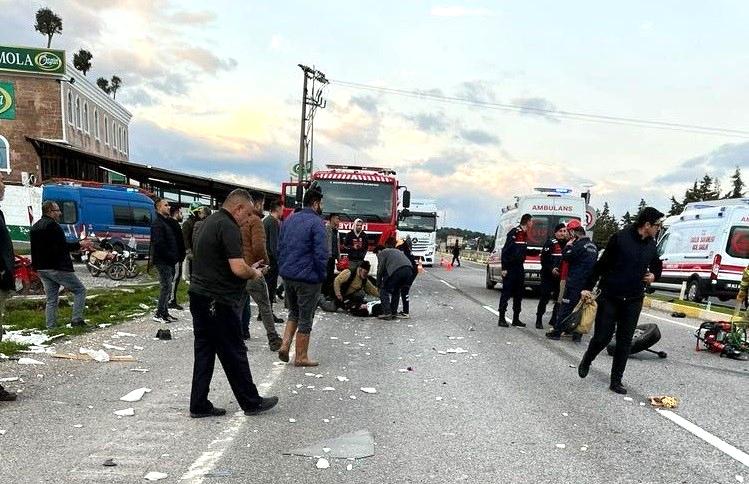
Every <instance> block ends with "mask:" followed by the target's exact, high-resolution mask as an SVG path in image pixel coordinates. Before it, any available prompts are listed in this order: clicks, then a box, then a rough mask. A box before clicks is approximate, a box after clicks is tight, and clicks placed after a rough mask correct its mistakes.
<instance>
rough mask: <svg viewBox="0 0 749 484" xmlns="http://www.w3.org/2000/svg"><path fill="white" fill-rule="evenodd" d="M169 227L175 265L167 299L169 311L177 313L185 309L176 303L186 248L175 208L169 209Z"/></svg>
mask: <svg viewBox="0 0 749 484" xmlns="http://www.w3.org/2000/svg"><path fill="white" fill-rule="evenodd" d="M167 222H169V226H170V227H171V228H172V230H173V231H174V238H175V240H176V242H177V263H176V264H174V279H172V290H171V293H170V297H169V304H168V308H169V309H176V310H177V311H184V310H185V308H183V307H182V306H180V304H179V303H178V302H177V291H178V290H179V280H180V279H181V278H182V263H183V262H184V260H185V255H186V254H187V252H186V250H185V249H186V247H185V239H184V237H183V235H182V227H181V226H180V223H181V222H182V210H181V209H180V208H179V207H177V206H174V207H169V218H168V219H167Z"/></svg>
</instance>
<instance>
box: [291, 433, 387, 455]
mask: <svg viewBox="0 0 749 484" xmlns="http://www.w3.org/2000/svg"><path fill="white" fill-rule="evenodd" d="M324 449H328V452H325V450H324ZM374 451H375V449H374V437H373V436H372V433H371V432H370V431H369V430H366V429H364V430H357V431H356V432H350V433H347V434H343V435H341V436H338V437H335V438H332V439H327V440H323V441H321V442H317V443H314V444H312V445H310V446H308V447H303V448H299V449H293V450H290V451H288V452H283V455H298V456H303V457H319V456H321V455H325V456H326V457H330V458H334V459H364V458H366V457H372V456H374Z"/></svg>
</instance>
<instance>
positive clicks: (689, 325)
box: [642, 313, 700, 329]
mask: <svg viewBox="0 0 749 484" xmlns="http://www.w3.org/2000/svg"><path fill="white" fill-rule="evenodd" d="M642 314H643V315H645V316H647V317H649V318H653V319H658V320H660V321H664V322H666V323H671V324H676V325H678V326H684V327H685V328H689V329H700V328H698V327H697V326H692V325H691V324H686V323H680V322H678V321H671V320H670V319H666V318H662V317H660V316H656V315H655V314H650V313H642Z"/></svg>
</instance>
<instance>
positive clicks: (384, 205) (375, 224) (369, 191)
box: [281, 164, 411, 269]
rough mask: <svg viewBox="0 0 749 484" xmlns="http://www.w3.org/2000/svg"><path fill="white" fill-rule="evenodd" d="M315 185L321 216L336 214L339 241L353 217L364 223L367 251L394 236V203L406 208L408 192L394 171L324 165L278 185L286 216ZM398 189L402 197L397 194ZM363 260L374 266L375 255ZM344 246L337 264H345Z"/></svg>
mask: <svg viewBox="0 0 749 484" xmlns="http://www.w3.org/2000/svg"><path fill="white" fill-rule="evenodd" d="M312 187H317V188H318V189H320V191H321V192H322V194H323V203H322V208H323V216H327V215H329V214H331V213H335V214H338V215H339V218H340V222H339V225H338V236H339V244H340V243H341V240H343V237H345V235H346V234H347V233H349V232H350V231H351V230H352V229H353V226H354V220H356V219H357V218H359V219H361V220H362V221H363V222H364V231H365V232H366V233H367V242H368V245H369V251H370V252H371V251H372V250H374V248H375V247H377V246H378V245H384V244H385V241H386V240H388V239H390V238H393V237H395V236H396V230H397V223H398V216H399V213H398V206H399V203H400V205H401V206H402V207H403V208H405V209H408V208H409V207H410V204H411V194H410V192H409V191H408V189H407V188H406V187H405V186H404V185H401V184H400V182H399V181H398V178H397V177H396V173H395V170H392V169H390V168H381V167H373V166H354V165H335V164H331V165H326V167H325V169H322V170H317V171H314V172H313V173H312V174H311V175H310V178H309V180H306V181H301V182H299V181H296V182H295V181H289V182H285V183H282V184H281V203H282V204H283V207H284V212H283V217H284V219H286V217H288V216H289V215H290V214H291V213H292V212H293V211H294V210H295V209H296V208H297V207H301V202H302V197H303V196H304V192H305V191H306V190H307V189H309V188H312ZM400 190H403V196H402V198H401V197H400ZM367 260H370V262H372V263H373V265H372V267H373V269H374V268H375V267H376V265H377V264H376V262H377V258H376V257H373V254H371V253H370V254H369V255H368V257H367ZM347 261H348V257H347V254H346V249H345V247H341V260H339V267H346V266H347Z"/></svg>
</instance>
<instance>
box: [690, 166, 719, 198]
mask: <svg viewBox="0 0 749 484" xmlns="http://www.w3.org/2000/svg"><path fill="white" fill-rule="evenodd" d="M716 185H717V186H716ZM716 188H717V190H716ZM718 190H720V185H719V182H718V180H714V179H713V178H712V177H711V176H710V175H708V174H707V173H705V176H704V177H702V180H701V181H700V184H699V187H698V188H697V194H698V197H699V199H698V200H695V201H697V202H703V201H705V200H717V199H718V198H720V193H719V192H718Z"/></svg>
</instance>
